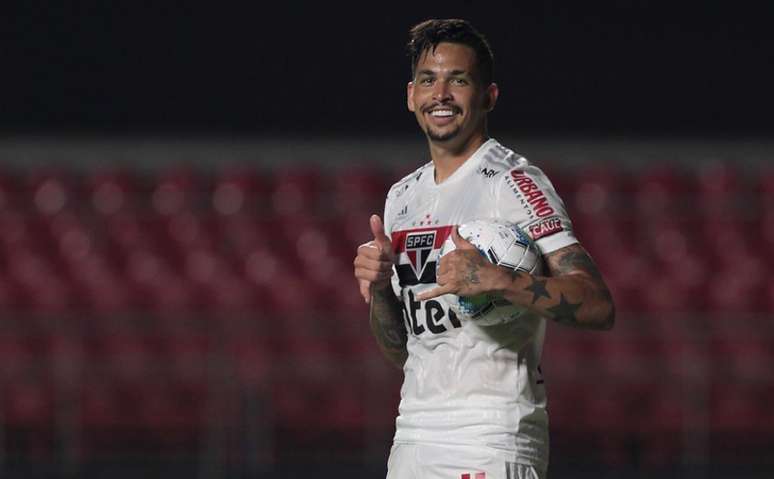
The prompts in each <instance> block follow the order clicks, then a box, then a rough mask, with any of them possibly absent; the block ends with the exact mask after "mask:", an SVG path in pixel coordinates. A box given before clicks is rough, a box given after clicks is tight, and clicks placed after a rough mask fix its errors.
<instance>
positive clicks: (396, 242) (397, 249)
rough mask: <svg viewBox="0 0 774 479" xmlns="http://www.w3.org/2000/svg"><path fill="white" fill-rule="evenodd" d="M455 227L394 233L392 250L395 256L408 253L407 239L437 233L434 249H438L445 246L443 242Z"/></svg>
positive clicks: (416, 229) (438, 227)
mask: <svg viewBox="0 0 774 479" xmlns="http://www.w3.org/2000/svg"><path fill="white" fill-rule="evenodd" d="M452 228H454V226H436V227H434V228H415V229H410V230H398V231H393V232H392V235H391V236H392V237H391V238H390V240H391V241H392V249H393V252H394V253H395V254H400V253H403V252H405V251H406V237H407V236H408V235H410V234H412V233H428V232H431V231H435V242H434V243H435V244H434V245H433V249H438V248H440V247H441V246H443V242H444V241H446V238H448V237H449V235H450V234H451V232H452Z"/></svg>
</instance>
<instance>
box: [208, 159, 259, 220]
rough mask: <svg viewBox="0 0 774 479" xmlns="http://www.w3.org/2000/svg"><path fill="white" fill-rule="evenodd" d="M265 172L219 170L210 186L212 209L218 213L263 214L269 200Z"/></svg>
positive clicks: (240, 169)
mask: <svg viewBox="0 0 774 479" xmlns="http://www.w3.org/2000/svg"><path fill="white" fill-rule="evenodd" d="M269 196H270V195H269V181H268V179H267V175H266V173H265V172H261V171H258V170H255V169H247V168H236V169H227V170H223V171H220V172H219V173H218V174H217V177H216V178H215V182H214V185H213V188H212V198H211V201H212V209H213V210H214V211H215V213H217V214H218V215H222V216H233V215H239V214H245V213H246V214H251V215H254V214H265V213H266V207H267V205H268V200H269Z"/></svg>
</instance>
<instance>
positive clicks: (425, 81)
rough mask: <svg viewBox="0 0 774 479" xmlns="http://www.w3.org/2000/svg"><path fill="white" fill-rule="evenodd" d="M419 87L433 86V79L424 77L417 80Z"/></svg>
mask: <svg viewBox="0 0 774 479" xmlns="http://www.w3.org/2000/svg"><path fill="white" fill-rule="evenodd" d="M419 84H420V85H425V86H429V85H432V84H433V79H432V78H430V77H424V78H421V79H420V80H419Z"/></svg>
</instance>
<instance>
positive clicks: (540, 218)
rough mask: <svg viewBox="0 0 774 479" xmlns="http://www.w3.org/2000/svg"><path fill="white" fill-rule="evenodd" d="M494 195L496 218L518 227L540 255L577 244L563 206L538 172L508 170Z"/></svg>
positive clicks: (525, 168) (527, 167) (519, 168)
mask: <svg viewBox="0 0 774 479" xmlns="http://www.w3.org/2000/svg"><path fill="white" fill-rule="evenodd" d="M494 194H495V203H496V210H497V216H498V217H499V218H503V219H505V220H507V221H511V222H514V223H516V224H518V225H519V226H520V227H521V228H522V229H523V230H524V231H525V232H526V233H528V234H529V236H530V237H531V238H532V239H533V240H534V241H535V244H536V245H537V246H538V248H539V249H540V251H541V253H543V254H548V253H552V252H554V251H556V250H558V249H560V248H564V247H565V246H569V245H571V244H574V243H577V242H578V240H577V239H576V238H575V234H574V233H573V229H572V222H571V221H570V218H569V216H568V215H567V209H566V208H565V206H564V202H562V199H561V198H559V195H558V194H557V193H556V190H555V189H554V186H553V185H552V184H551V181H549V179H548V177H547V176H546V175H545V173H543V171H541V170H540V168H538V167H536V166H533V165H529V164H525V165H519V166H517V167H515V168H512V169H511V170H509V171H508V172H507V173H506V174H505V175H503V177H502V179H501V180H500V181H499V182H498V183H497V186H496V191H495V192H494Z"/></svg>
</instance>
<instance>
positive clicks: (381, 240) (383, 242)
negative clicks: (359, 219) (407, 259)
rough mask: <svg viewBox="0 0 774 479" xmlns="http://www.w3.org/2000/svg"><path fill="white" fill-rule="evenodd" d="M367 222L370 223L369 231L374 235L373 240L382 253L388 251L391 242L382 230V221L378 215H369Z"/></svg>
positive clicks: (390, 247)
mask: <svg viewBox="0 0 774 479" xmlns="http://www.w3.org/2000/svg"><path fill="white" fill-rule="evenodd" d="M369 223H370V225H371V233H372V234H373V235H374V241H375V242H376V244H377V245H378V247H379V249H380V250H381V251H382V252H383V253H387V252H388V251H390V250H391V249H392V242H391V241H390V238H389V237H388V236H387V235H386V234H385V232H384V223H382V219H381V218H380V217H379V215H371V218H370V220H369Z"/></svg>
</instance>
